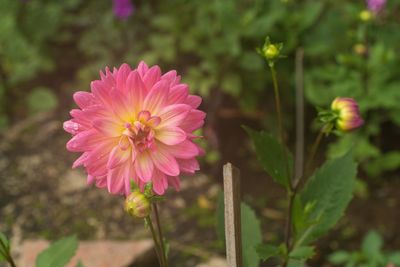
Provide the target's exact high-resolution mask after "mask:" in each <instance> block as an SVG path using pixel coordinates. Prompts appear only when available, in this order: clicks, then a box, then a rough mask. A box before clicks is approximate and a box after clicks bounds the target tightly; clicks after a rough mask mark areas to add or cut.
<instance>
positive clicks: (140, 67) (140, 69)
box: [137, 61, 149, 77]
mask: <svg viewBox="0 0 400 267" xmlns="http://www.w3.org/2000/svg"><path fill="white" fill-rule="evenodd" d="M137 70H138V72H139V74H140V76H141V77H143V76H144V75H145V73H146V72H147V71H148V70H149V67H148V66H147V64H146V63H144V61H140V63H139V65H138V67H137Z"/></svg>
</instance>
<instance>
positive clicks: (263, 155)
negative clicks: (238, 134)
mask: <svg viewBox="0 0 400 267" xmlns="http://www.w3.org/2000/svg"><path fill="white" fill-rule="evenodd" d="M243 128H244V129H245V130H246V132H247V133H248V135H249V136H250V138H251V139H252V141H253V144H254V147H255V150H256V153H257V157H258V159H259V161H260V163H261V164H262V166H263V167H264V170H265V171H266V172H267V173H268V174H269V175H270V176H271V177H272V178H273V179H274V181H275V182H277V183H279V184H281V185H283V186H285V187H288V186H289V182H290V177H291V173H292V168H293V156H292V155H291V153H290V152H289V151H288V149H286V148H284V147H283V146H282V145H281V144H280V143H279V142H278V140H276V139H275V138H274V137H272V136H271V135H270V134H268V133H266V132H263V131H261V132H256V131H254V130H252V129H250V128H248V127H246V126H244V127H243ZM285 150H286V155H285ZM286 156H287V157H288V158H287V160H288V163H286ZM288 168H289V173H288Z"/></svg>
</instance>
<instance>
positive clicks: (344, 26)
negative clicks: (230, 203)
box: [0, 0, 400, 224]
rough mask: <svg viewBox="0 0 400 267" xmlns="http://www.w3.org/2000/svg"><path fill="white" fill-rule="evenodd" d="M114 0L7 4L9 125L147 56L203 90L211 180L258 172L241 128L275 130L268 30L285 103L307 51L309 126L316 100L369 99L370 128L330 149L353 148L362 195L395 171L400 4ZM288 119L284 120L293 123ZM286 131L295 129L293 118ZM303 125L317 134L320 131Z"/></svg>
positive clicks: (0, 76)
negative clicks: (229, 164)
mask: <svg viewBox="0 0 400 267" xmlns="http://www.w3.org/2000/svg"><path fill="white" fill-rule="evenodd" d="M117 2H119V1H111V0H110V1H95V0H85V1H83V0H2V1H0V132H1V131H3V132H4V133H5V132H7V130H8V129H9V128H10V127H11V126H13V125H15V124H16V123H18V122H20V121H21V120H22V119H25V118H30V117H31V116H34V115H35V114H39V113H40V112H43V111H51V110H52V111H62V112H64V113H65V110H67V109H68V108H69V107H70V106H71V105H72V104H71V102H70V101H65V99H66V98H67V97H68V99H70V98H71V97H70V96H71V94H72V92H73V91H76V90H77V89H80V90H85V89H87V88H88V81H90V80H93V79H96V78H97V77H98V70H99V69H103V68H104V67H105V66H106V65H107V66H114V65H120V64H121V63H122V62H127V63H130V64H133V65H134V64H136V63H137V62H139V61H140V60H142V59H143V60H145V61H146V62H147V63H149V64H159V65H161V66H162V67H163V69H164V70H165V69H169V68H174V69H177V70H178V71H179V72H180V74H181V75H182V76H183V79H184V81H185V82H187V83H188V84H189V85H190V87H191V90H192V92H193V93H197V94H201V95H202V96H203V97H204V103H203V104H202V108H203V109H205V110H206V111H207V113H208V117H207V125H206V128H205V129H204V131H203V132H202V133H201V134H203V135H205V136H206V137H207V143H205V144H204V146H205V148H206V149H207V156H206V163H208V164H206V168H204V170H206V171H207V172H209V173H208V174H209V175H210V176H217V175H220V170H221V168H220V166H221V162H223V161H226V160H231V157H232V158H233V157H235V156H236V155H240V158H235V160H239V159H241V160H243V163H242V164H241V165H248V166H249V168H253V167H254V165H255V164H254V163H253V162H254V159H253V158H249V157H248V155H249V154H250V153H247V154H246V153H245V152H243V150H244V149H247V150H249V148H248V147H249V142H248V140H247V137H246V136H245V133H244V131H243V130H242V129H240V128H239V124H242V123H245V124H247V125H250V126H255V127H261V126H262V127H263V128H266V129H267V130H269V131H272V132H273V131H276V129H275V128H274V127H273V126H274V125H276V124H275V121H274V119H275V118H274V116H273V115H272V111H273V109H274V106H273V101H272V100H273V90H272V81H271V80H270V76H269V74H268V72H267V68H266V66H265V65H266V63H265V62H264V61H263V60H262V58H261V57H260V56H259V55H257V51H256V47H260V46H261V45H262V43H263V41H264V38H265V36H266V35H269V36H271V38H273V39H274V40H276V41H277V42H284V44H285V45H284V48H283V51H282V53H283V54H284V55H286V56H287V58H286V59H285V60H282V61H281V62H280V64H279V65H278V66H277V71H278V73H279V77H278V78H279V80H280V83H281V88H282V89H283V90H282V99H283V105H284V109H285V110H289V111H292V113H294V100H295V99H294V97H295V93H294V92H295V87H296V85H295V77H294V69H295V62H294V57H295V54H296V51H297V49H298V48H302V49H304V69H305V76H304V82H305V97H306V100H307V101H306V111H307V112H306V119H307V120H308V122H310V121H311V120H312V118H314V117H315V115H316V113H317V111H316V110H314V108H313V106H319V107H327V106H329V104H330V103H331V101H332V100H333V99H334V98H335V97H337V96H346V97H353V98H355V99H356V100H357V102H358V103H359V104H360V108H361V113H362V117H363V118H364V119H365V121H366V124H365V126H364V127H363V128H362V129H361V130H359V131H357V132H355V133H352V134H348V135H345V136H343V137H339V138H337V139H336V138H335V140H336V141H335V142H333V144H332V145H330V146H329V150H328V155H327V156H328V157H334V156H337V155H339V154H342V153H343V151H344V150H346V149H347V148H348V147H349V146H353V147H354V149H353V152H354V154H355V156H356V158H357V160H358V161H359V162H360V164H361V165H360V166H361V170H362V172H360V174H359V175H360V176H361V178H362V179H361V181H365V182H364V183H365V184H363V185H360V186H359V187H358V189H359V190H358V193H359V195H362V196H366V195H368V188H369V187H368V185H375V184H376V183H383V182H385V181H389V180H390V181H396V179H397V178H398V170H399V167H400V142H398V136H399V124H400V119H399V118H400V106H399V104H398V103H400V68H399V64H400V53H399V49H398V44H399V41H400V31H399V30H398V29H399V26H400V19H399V16H398V14H399V12H400V0H387V3H386V5H383V7H381V8H380V10H379V11H374V10H368V6H367V4H366V2H365V1H364V0H359V1H347V0H335V1H334V0H304V1H294V0H252V1H249V0H238V1H230V0H219V1H201V0H191V1H187V0H169V1H162V0H151V1H146V0H131V1H121V3H122V2H125V3H128V4H129V3H130V4H131V5H129V6H128V7H126V6H124V8H128V11H127V10H123V11H121V9H118V8H117V7H116V5H117V4H118V3H117ZM117 9H118V12H117ZM120 12H122V13H120ZM285 115H286V116H288V118H286V119H285V120H284V121H285V122H290V121H293V120H294V115H290V112H288V113H286V114H285ZM227 121H232V123H231V124H228V123H227ZM249 121H250V123H248V122H249ZM233 123H234V124H235V125H236V126H237V127H236V128H232V127H231V126H229V125H232V124H233ZM306 125H307V124H306ZM285 128H286V129H289V130H290V131H292V130H293V124H292V123H287V125H285ZM306 131H307V132H306V133H307V135H306V136H311V135H312V134H314V133H315V131H316V128H311V129H306ZM234 135H235V136H237V137H235V138H236V139H235V138H233V137H232V136H234ZM290 136H293V135H290ZM312 139H313V138H312V137H309V138H307V140H306V141H307V144H306V145H309V143H310V142H311V141H312ZM238 140H239V142H241V143H238ZM287 141H288V143H289V144H290V146H293V143H294V140H287ZM329 141H331V140H329ZM330 143H332V142H330ZM227 147H231V148H229V149H227ZM321 151H322V150H321ZM232 152H235V153H234V154H235V155H233V153H232ZM319 156H320V157H321V156H324V155H319ZM239 165H240V164H239ZM239 167H240V168H241V169H244V166H239ZM210 169H211V171H210ZM371 178H375V179H371ZM256 179H258V177H255V178H253V180H252V181H253V182H256ZM397 180H398V179H397ZM250 186H251V183H250V182H249V183H248V187H250ZM244 187H246V185H244ZM253 189H254V190H257V189H258V188H254V186H253ZM261 189H263V188H262V187H261ZM261 189H260V190H261ZM245 190H247V189H245ZM272 194H273V193H272ZM250 204H254V203H250ZM258 210H259V211H260V210H261V208H260V209H258ZM189 214H190V212H189ZM196 214H197V213H196ZM207 214H209V213H207ZM272 214H273V215H271V213H270V211H268V216H272V217H274V216H275V217H279V216H278V215H279V214H278V215H276V214H274V213H272ZM196 216H197V215H196ZM199 216H203V215H201V214H200V215H199ZM204 216H205V215H204ZM204 221H206V222H208V220H207V218H205V219H204ZM206 224H207V223H206Z"/></svg>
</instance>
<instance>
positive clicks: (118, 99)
mask: <svg viewBox="0 0 400 267" xmlns="http://www.w3.org/2000/svg"><path fill="white" fill-rule="evenodd" d="M110 97H111V99H112V107H113V111H114V112H115V114H116V115H117V116H118V117H119V118H120V119H121V120H123V121H129V119H131V118H132V117H133V114H134V109H133V107H130V106H129V103H128V102H127V99H126V96H125V95H124V94H123V93H122V92H121V91H119V90H113V91H111V93H110Z"/></svg>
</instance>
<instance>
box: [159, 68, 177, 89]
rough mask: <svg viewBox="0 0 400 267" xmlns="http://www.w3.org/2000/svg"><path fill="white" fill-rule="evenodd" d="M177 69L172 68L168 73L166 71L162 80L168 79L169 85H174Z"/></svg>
mask: <svg viewBox="0 0 400 267" xmlns="http://www.w3.org/2000/svg"><path fill="white" fill-rule="evenodd" d="M176 74H177V73H176V70H170V71H168V72H167V73H165V74H164V75H163V76H161V80H166V81H168V83H169V85H170V86H171V85H173V83H175V80H176Z"/></svg>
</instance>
